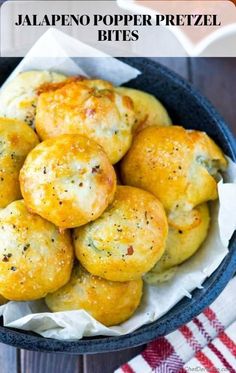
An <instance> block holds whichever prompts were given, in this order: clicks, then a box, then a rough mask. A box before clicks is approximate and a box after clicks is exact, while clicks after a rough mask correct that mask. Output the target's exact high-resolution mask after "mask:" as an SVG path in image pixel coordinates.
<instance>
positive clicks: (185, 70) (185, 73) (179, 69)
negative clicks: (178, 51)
mask: <svg viewBox="0 0 236 373" xmlns="http://www.w3.org/2000/svg"><path fill="white" fill-rule="evenodd" d="M151 60H153V61H157V62H159V63H161V64H163V65H165V66H167V67H168V68H169V69H171V70H173V71H174V72H176V73H177V74H179V75H181V76H182V77H183V78H185V79H187V80H189V64H190V60H189V59H188V58H184V57H179V58H177V57H176V58H172V57H155V58H151Z"/></svg>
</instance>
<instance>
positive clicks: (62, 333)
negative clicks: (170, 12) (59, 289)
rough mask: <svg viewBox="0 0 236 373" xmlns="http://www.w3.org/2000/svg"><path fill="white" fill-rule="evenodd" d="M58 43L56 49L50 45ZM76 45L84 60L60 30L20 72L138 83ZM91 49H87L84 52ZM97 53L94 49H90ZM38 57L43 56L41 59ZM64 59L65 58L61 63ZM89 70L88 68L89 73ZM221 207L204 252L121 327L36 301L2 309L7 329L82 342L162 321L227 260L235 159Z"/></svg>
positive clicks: (221, 187) (151, 293) (235, 206)
mask: <svg viewBox="0 0 236 373" xmlns="http://www.w3.org/2000/svg"><path fill="white" fill-rule="evenodd" d="M52 42H53V45H54V48H53V50H51V53H50V48H49V46H50V45H51V43H52ZM71 43H73V48H75V47H76V48H78V57H79V55H80V42H78V41H77V40H75V39H73V38H71V37H69V36H67V35H65V34H62V33H61V32H59V31H56V30H49V31H47V33H45V34H44V35H43V36H42V37H41V39H40V40H39V42H37V43H36V44H35V46H34V47H33V48H32V50H31V51H30V52H29V53H28V54H27V56H26V57H25V58H24V59H23V61H22V62H21V63H20V65H19V66H18V67H17V68H16V71H14V72H13V74H12V75H11V76H10V77H9V79H11V78H12V76H14V75H15V74H16V73H19V72H20V71H24V70H29V69H43V70H45V69H49V70H50V69H51V70H55V71H58V72H64V73H67V74H72V75H73V74H86V75H88V76H89V75H91V76H96V77H100V78H103V79H107V80H110V81H112V82H113V83H114V84H123V83H125V82H126V81H128V80H130V79H133V78H135V77H136V76H137V75H138V74H139V71H138V70H136V69H133V68H132V67H130V66H128V65H126V64H124V63H122V62H120V61H118V60H116V59H114V58H111V57H108V56H106V55H104V56H103V57H98V58H91V59H88V58H86V59H79V58H78V59H76V62H75V61H73V60H71V59H70V58H69V57H68V54H67V51H68V48H70V47H71ZM85 47H86V46H85V45H84V44H83V48H85ZM89 48H91V47H89ZM42 49H44V51H45V50H48V53H49V57H48V58H39V57H40V51H42ZM35 56H37V57H35ZM58 57H60V58H59V59H58ZM84 69H86V70H85V71H84ZM218 191H219V202H214V203H211V226H210V231H209V234H208V237H207V239H206V241H205V242H204V244H203V245H202V247H201V248H200V249H199V250H198V252H197V253H196V254H195V255H194V256H193V257H192V258H190V259H189V260H188V261H186V262H185V263H184V264H182V265H181V266H179V267H178V269H177V272H176V274H175V276H174V277H173V278H172V279H171V280H170V281H169V282H167V283H162V284H159V285H158V286H150V285H147V284H145V286H144V295H143V299H142V302H141V305H140V307H139V308H138V310H137V311H136V312H135V314H134V315H133V316H132V317H131V318H130V319H129V320H128V321H126V322H124V323H122V324H121V325H119V326H113V327H109V328H108V327H105V326H104V325H102V324H101V323H99V322H98V321H96V320H95V319H94V318H93V317H91V316H90V315H89V314H88V313H87V312H86V311H83V310H79V311H66V312H57V313H52V312H49V310H48V308H47V307H46V305H45V303H44V301H43V300H39V301H35V302H9V303H7V304H6V305H3V306H1V307H0V314H1V315H3V319H4V325H5V326H8V327H12V328H16V329H24V330H30V331H34V332H36V333H38V334H40V335H42V336H44V337H48V338H56V339H60V340H76V339H80V338H82V337H83V336H97V335H110V336H118V335H122V334H127V333H131V332H132V331H134V330H136V329H138V328H139V327H140V326H142V325H144V324H147V323H149V322H152V321H154V320H157V319H158V318H159V317H161V316H162V315H163V314H165V313H166V312H167V311H169V310H170V309H171V308H172V307H173V306H174V305H175V304H176V303H177V302H178V301H179V300H180V299H181V298H183V297H184V296H188V297H190V296H191V294H190V293H191V291H192V290H193V289H195V288H201V287H202V283H203V282H204V280H205V279H206V278H207V277H208V276H210V275H211V274H212V273H213V272H214V270H215V269H216V268H217V267H218V266H219V265H220V263H221V262H222V260H223V259H224V257H225V256H226V255H227V252H228V249H227V246H228V242H229V239H230V237H231V236H232V234H233V232H234V230H235V229H236V164H235V163H233V162H232V161H230V160H229V167H228V169H227V172H226V173H225V175H224V182H223V181H222V180H221V181H220V182H219V184H218Z"/></svg>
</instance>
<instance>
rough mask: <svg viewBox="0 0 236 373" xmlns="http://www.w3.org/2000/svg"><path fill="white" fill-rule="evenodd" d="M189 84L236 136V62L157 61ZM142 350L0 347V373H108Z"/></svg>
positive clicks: (201, 59)
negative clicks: (76, 351) (102, 351)
mask: <svg viewBox="0 0 236 373" xmlns="http://www.w3.org/2000/svg"><path fill="white" fill-rule="evenodd" d="M155 60H158V61H159V62H161V63H163V64H164V65H167V66H168V67H170V68H172V69H173V70H174V71H176V72H177V73H179V74H180V75H182V76H183V77H184V78H185V79H187V80H188V81H190V82H191V83H193V84H194V85H195V86H196V87H197V88H198V89H199V90H200V91H201V92H202V93H203V94H204V95H205V96H206V97H208V99H210V100H211V101H212V103H213V104H214V105H215V106H216V107H217V109H218V111H219V112H220V113H221V115H222V116H223V117H224V118H225V120H226V122H228V124H229V126H230V127H231V129H232V130H233V132H234V133H236V93H235V92H236V58H235V59H234V58H231V59H230V58H212V59H209V58H194V59H193V58H192V59H190V58H188V59H187V58H159V59H155ZM143 348H144V346H140V347H136V348H130V349H127V350H124V351H120V352H113V353H112V352H111V353H105V354H96V355H87V356H82V355H78V356H74V355H72V356H71V355H64V354H49V353H39V352H32V351H26V350H19V349H16V348H14V347H11V346H6V345H3V344H0V373H85V372H86V373H111V372H113V371H114V370H115V369H116V368H118V367H119V365H121V364H123V363H124V362H126V361H127V360H129V359H130V358H132V357H133V356H135V355H136V354H138V353H139V352H140V351H142V349H143ZM143 373H145V372H143Z"/></svg>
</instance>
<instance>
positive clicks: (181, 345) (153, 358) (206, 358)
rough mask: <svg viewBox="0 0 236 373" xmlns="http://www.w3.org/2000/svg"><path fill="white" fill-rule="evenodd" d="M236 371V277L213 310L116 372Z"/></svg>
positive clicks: (213, 305) (160, 341)
mask: <svg viewBox="0 0 236 373" xmlns="http://www.w3.org/2000/svg"><path fill="white" fill-rule="evenodd" d="M151 372H156V373H167V372H168V373H190V372H203V373H204V372H211V373H215V372H230V373H232V372H236V277H234V278H233V279H232V280H231V281H230V283H229V284H228V286H227V287H226V288H225V289H224V291H223V292H222V293H221V295H220V296H219V297H218V298H217V299H216V300H215V302H214V303H213V304H212V305H211V307H208V308H206V309H205V310H204V311H203V312H202V313H201V314H200V315H199V316H197V317H195V318H194V319H193V320H192V321H190V322H189V323H188V324H186V325H184V326H182V327H181V328H179V329H178V330H176V331H175V332H173V333H170V334H168V335H167V336H166V337H161V338H158V339H156V340H155V341H153V342H151V343H149V344H148V345H147V347H146V349H145V350H144V351H143V352H142V353H141V354H140V355H138V356H136V357H135V358H134V359H132V360H130V361H129V362H128V363H126V364H124V365H122V366H121V367H120V368H119V369H117V370H116V371H115V373H151Z"/></svg>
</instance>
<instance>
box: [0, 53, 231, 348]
mask: <svg viewBox="0 0 236 373" xmlns="http://www.w3.org/2000/svg"><path fill="white" fill-rule="evenodd" d="M119 59H120V60H121V61H123V62H125V63H128V64H129V65H131V66H134V67H136V68H139V67H138V65H139V63H141V64H142V66H143V65H147V67H148V66H150V67H154V68H157V67H158V70H159V72H160V74H162V75H163V76H166V77H167V78H168V79H170V80H172V81H173V80H174V81H175V82H176V83H177V84H178V85H179V86H181V87H182V88H183V89H184V90H185V91H187V92H188V94H190V95H192V96H193V97H194V98H195V100H197V103H198V104H199V105H201V106H202V107H203V109H204V110H205V111H206V112H207V114H208V115H209V116H210V117H212V118H214V121H215V122H216V124H217V125H218V127H219V129H220V130H221V134H222V136H223V137H224V140H225V142H226V143H227V147H228V150H229V151H230V153H231V154H230V156H231V158H232V159H233V160H234V161H235V160H236V147H235V140H234V136H233V134H232V133H231V131H230V129H229V128H228V127H227V125H226V123H225V121H224V120H223V119H222V118H221V116H220V115H219V114H218V112H217V111H216V109H215V108H214V107H213V106H212V104H211V103H210V102H209V101H208V100H207V99H206V98H205V97H204V96H202V94H201V93H199V92H198V91H197V90H196V89H195V88H194V87H193V86H192V85H191V84H190V83H188V82H187V81H185V80H184V79H183V78H182V77H180V76H179V75H178V74H177V73H175V72H172V71H171V70H170V69H169V68H167V67H165V66H163V65H161V64H160V63H158V62H156V61H153V60H150V59H147V58H144V57H138V58H132V57H131V58H119ZM229 247H230V250H229V253H228V255H227V256H226V257H225V258H224V260H223V261H222V263H221V264H220V266H219V267H218V268H217V269H216V270H215V272H214V273H213V274H214V276H213V274H212V275H211V276H210V277H208V278H207V279H206V280H205V281H204V283H203V284H207V285H208V287H207V296H206V293H205V292H204V291H203V290H201V289H195V290H193V292H192V294H193V293H194V295H193V297H192V299H191V302H192V303H191V307H187V306H188V304H187V306H186V307H185V308H184V312H183V309H181V307H180V308H178V304H179V303H180V302H181V301H180V302H179V303H177V304H176V306H175V307H174V308H173V309H171V310H170V311H169V312H168V313H166V314H165V315H163V317H164V320H163V317H161V318H160V319H158V320H156V321H154V322H152V323H150V324H146V325H144V326H142V327H141V328H139V329H137V330H136V331H134V332H132V333H129V334H126V335H122V336H116V337H112V336H108V337H107V336H98V337H91V338H82V339H80V340H76V341H64V340H57V339H53V338H45V337H42V336H40V335H37V334H35V333H31V332H30V333H29V332H27V331H25V330H22V331H20V330H17V329H13V328H8V327H4V326H0V342H3V343H6V344H9V345H12V346H15V347H18V348H23V349H27V350H33V351H41V352H54V353H68V354H92V353H101V352H111V351H117V350H122V349H125V348H131V347H135V346H138V345H142V344H145V343H147V342H150V341H152V340H153V339H155V338H157V337H161V336H164V335H166V334H168V333H170V332H172V331H174V330H176V329H177V328H179V327H180V326H181V325H183V324H186V323H187V322H189V321H190V320H192V319H193V318H194V317H195V316H197V315H198V314H199V313H201V312H202V311H203V309H204V308H206V307H207V306H208V305H209V304H211V303H212V302H213V301H214V300H215V299H216V298H217V296H218V295H219V294H220V293H221V291H222V290H223V289H224V287H225V286H226V285H227V283H228V282H229V280H230V279H231V278H232V277H233V275H234V273H235V272H236V234H234V236H233V237H232V238H231V241H230V246H229ZM183 299H185V298H183ZM185 302H188V300H186V299H185ZM175 308H176V309H175ZM170 313H171V315H169V314H170ZM166 316H168V323H167V322H166V320H165V318H166Z"/></svg>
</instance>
